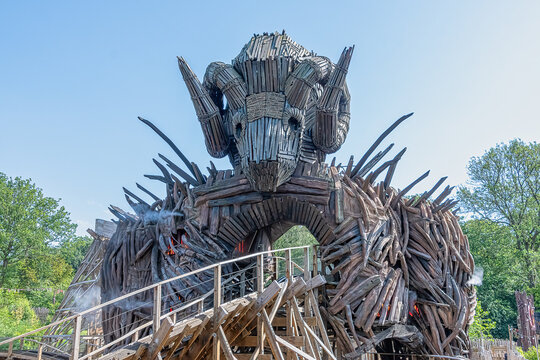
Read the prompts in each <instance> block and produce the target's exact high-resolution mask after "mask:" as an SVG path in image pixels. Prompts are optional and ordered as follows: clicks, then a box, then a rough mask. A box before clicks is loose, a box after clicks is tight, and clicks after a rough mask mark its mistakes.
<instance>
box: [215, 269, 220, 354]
mask: <svg viewBox="0 0 540 360" xmlns="http://www.w3.org/2000/svg"><path fill="white" fill-rule="evenodd" d="M220 305H221V264H217V265H216V267H215V268H214V329H216V331H217V329H218V327H219V325H220V324H219V323H218V321H219V320H218V313H219V306H220ZM213 336H214V349H213V353H214V360H219V358H220V353H221V344H220V341H219V336H217V333H214V334H213Z"/></svg>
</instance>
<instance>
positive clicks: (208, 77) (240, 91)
mask: <svg viewBox="0 0 540 360" xmlns="http://www.w3.org/2000/svg"><path fill="white" fill-rule="evenodd" d="M203 86H204V87H205V88H207V89H209V90H219V92H221V93H222V94H223V95H225V97H226V98H227V103H228V104H229V107H230V108H231V109H232V110H238V109H240V108H241V107H243V106H244V104H245V101H246V96H247V91H246V84H245V82H244V79H243V78H242V76H241V75H240V74H239V73H238V72H237V71H236V70H235V69H234V67H232V65H229V64H224V63H222V62H213V63H211V64H210V65H208V67H207V68H206V73H205V74H204V84H203Z"/></svg>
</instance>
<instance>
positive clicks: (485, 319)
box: [469, 301, 496, 339]
mask: <svg viewBox="0 0 540 360" xmlns="http://www.w3.org/2000/svg"><path fill="white" fill-rule="evenodd" d="M495 326H496V323H495V322H494V321H493V320H491V319H490V318H489V312H487V311H485V310H483V309H482V305H481V302H480V301H478V303H477V304H476V313H475V315H474V322H473V323H472V324H471V326H470V327H469V337H470V338H471V339H480V338H484V339H492V338H493V336H492V335H491V331H492V330H493V329H495Z"/></svg>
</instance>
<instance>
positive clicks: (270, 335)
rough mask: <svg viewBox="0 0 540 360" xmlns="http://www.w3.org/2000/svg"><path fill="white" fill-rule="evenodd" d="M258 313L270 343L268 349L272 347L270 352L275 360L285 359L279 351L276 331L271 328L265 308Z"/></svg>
mask: <svg viewBox="0 0 540 360" xmlns="http://www.w3.org/2000/svg"><path fill="white" fill-rule="evenodd" d="M260 314H261V316H262V318H263V324H264V327H265V330H266V334H267V340H268V343H269V344H270V349H272V354H274V357H275V358H276V359H277V360H285V358H284V357H283V353H282V352H281V349H280V348H279V345H278V342H277V339H276V333H275V332H274V329H273V328H272V323H271V322H270V319H269V318H268V314H267V313H266V310H264V309H262V310H261V312H260Z"/></svg>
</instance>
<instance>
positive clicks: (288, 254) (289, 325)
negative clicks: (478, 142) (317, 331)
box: [285, 249, 294, 359]
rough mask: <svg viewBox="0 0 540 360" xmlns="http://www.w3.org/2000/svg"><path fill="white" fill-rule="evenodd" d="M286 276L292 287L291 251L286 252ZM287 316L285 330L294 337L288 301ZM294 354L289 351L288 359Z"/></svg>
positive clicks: (288, 284)
mask: <svg viewBox="0 0 540 360" xmlns="http://www.w3.org/2000/svg"><path fill="white" fill-rule="evenodd" d="M285 261H286V263H285V276H286V277H287V286H291V284H292V277H293V267H292V253H291V249H287V250H285ZM285 312H286V313H285V314H286V319H287V327H286V328H285V330H286V334H287V336H294V334H293V330H292V329H293V318H292V311H291V305H290V302H289V301H287V304H286V305H285ZM291 354H292V352H291V351H290V350H289V349H287V359H291Z"/></svg>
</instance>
